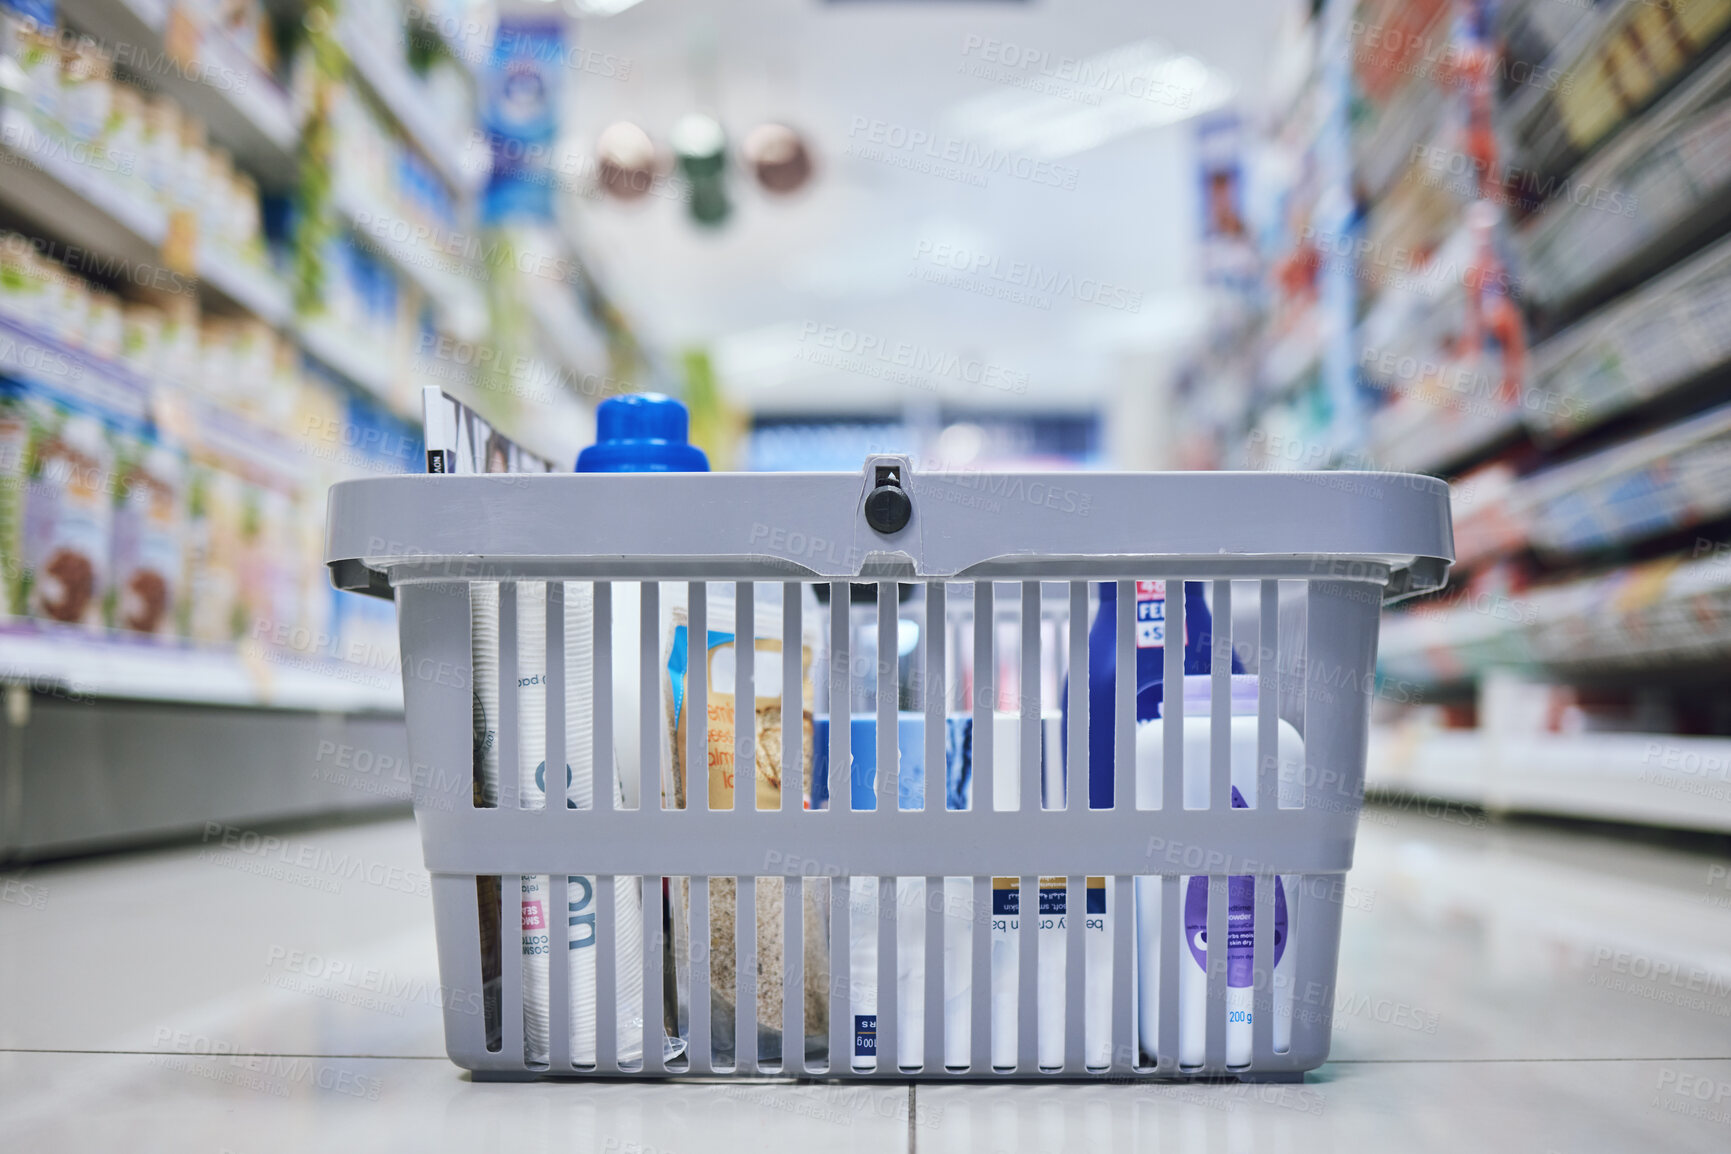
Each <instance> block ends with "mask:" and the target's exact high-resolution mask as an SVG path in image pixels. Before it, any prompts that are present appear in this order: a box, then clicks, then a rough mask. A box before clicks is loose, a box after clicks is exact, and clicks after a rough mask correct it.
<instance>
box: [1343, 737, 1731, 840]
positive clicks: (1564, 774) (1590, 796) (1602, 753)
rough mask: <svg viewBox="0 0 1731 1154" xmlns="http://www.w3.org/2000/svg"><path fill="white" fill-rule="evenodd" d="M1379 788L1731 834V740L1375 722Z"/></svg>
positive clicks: (1374, 785)
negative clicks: (1508, 732) (1515, 732)
mask: <svg viewBox="0 0 1731 1154" xmlns="http://www.w3.org/2000/svg"><path fill="white" fill-rule="evenodd" d="M1366 788H1367V789H1368V790H1369V791H1371V792H1373V793H1384V794H1404V795H1409V796H1415V797H1424V798H1439V799H1442V800H1444V801H1448V802H1454V803H1457V804H1462V805H1472V806H1480V807H1483V808H1485V809H1487V810H1491V811H1493V812H1513V813H1519V812H1529V813H1546V814H1560V815H1565V816H1569V817H1578V818H1586V819H1592V820H1605V821H1618V822H1642V823H1647V824H1651V825H1661V826H1671V827H1676V828H1680V829H1693V830H1707V831H1712V832H1716V833H1731V738H1718V737H1679V736H1675V735H1671V734H1646V733H1590V734H1580V735H1575V736H1565V735H1559V734H1543V735H1530V736H1500V737H1499V736H1492V735H1489V734H1486V733H1484V732H1482V731H1480V730H1470V729H1469V730H1459V729H1441V728H1432V727H1428V726H1423V725H1407V726H1373V727H1372V729H1371V735H1370V750H1369V757H1368V761H1367V767H1366Z"/></svg>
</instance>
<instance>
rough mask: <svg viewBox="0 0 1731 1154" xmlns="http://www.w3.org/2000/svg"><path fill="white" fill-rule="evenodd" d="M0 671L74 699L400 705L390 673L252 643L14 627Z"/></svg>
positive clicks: (326, 708)
mask: <svg viewBox="0 0 1731 1154" xmlns="http://www.w3.org/2000/svg"><path fill="white" fill-rule="evenodd" d="M0 666H3V667H4V670H5V674H4V677H3V678H0V680H4V681H9V682H14V683H22V684H26V685H29V686H30V687H31V688H33V689H37V690H49V689H59V690H62V691H64V692H65V693H66V694H67V695H73V696H76V697H80V698H85V697H89V698H104V699H118V700H127V701H153V702H181V703H186V704H197V705H225V706H248V707H253V708H270V709H292V710H310V711H316V712H326V713H372V712H379V713H399V712H401V710H402V704H403V699H402V683H401V678H400V677H399V675H398V673H397V672H396V670H394V669H374V668H369V667H364V666H358V665H352V664H350V663H347V662H342V661H337V660H334V659H332V658H328V657H323V656H320V655H316V654H304V653H296V652H291V651H288V650H278V649H274V648H272V647H270V646H266V645H262V644H260V643H258V642H253V641H242V642H238V643H237V645H236V647H235V648H234V649H232V650H218V649H205V648H196V647H192V646H187V645H182V644H177V643H174V642H171V641H166V640H163V641H159V640H156V639H153V638H147V637H125V636H123V635H119V634H114V635H97V634H93V633H86V632H83V631H80V630H74V629H70V628H63V627H55V626H53V625H51V624H49V623H38V622H32V621H20V620H13V621H11V622H8V623H7V624H5V625H0Z"/></svg>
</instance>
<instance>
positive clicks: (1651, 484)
mask: <svg viewBox="0 0 1731 1154" xmlns="http://www.w3.org/2000/svg"><path fill="white" fill-rule="evenodd" d="M1516 501H1517V504H1518V506H1524V510H1525V517H1526V520H1527V522H1528V525H1529V533H1530V537H1531V541H1532V545H1533V547H1534V548H1535V549H1536V550H1538V551H1540V552H1543V553H1550V554H1554V555H1569V554H1575V553H1582V552H1587V551H1591V550H1596V549H1603V548H1607V547H1609V546H1613V545H1619V544H1624V543H1627V542H1630V541H1635V540H1639V539H1641V538H1644V537H1649V536H1653V535H1655V534H1658V533H1663V532H1667V531H1669V530H1673V529H1682V528H1687V527H1689V526H1691V525H1696V524H1700V523H1703V522H1706V521H1711V520H1714V519H1716V518H1718V517H1720V516H1722V515H1724V514H1725V513H1727V512H1731V406H1725V407H1720V408H1716V409H1711V410H1709V411H1707V412H1705V413H1702V414H1700V415H1699V416H1695V417H1691V418H1689V419H1688V420H1686V421H1682V422H1679V423H1677V424H1675V425H1671V426H1668V427H1666V428H1663V429H1659V430H1658V431H1656V432H1653V433H1649V434H1647V435H1645V436H1642V437H1638V438H1635V439H1633V440H1630V441H1625V442H1623V443H1621V444H1618V445H1615V446H1613V447H1611V448H1609V449H1606V450H1603V451H1601V452H1598V453H1594V454H1593V455H1591V456H1589V457H1584V458H1582V459H1580V460H1578V461H1573V462H1571V463H1569V464H1566V465H1562V466H1559V467H1558V468H1555V469H1551V470H1548V471H1546V472H1544V473H1542V474H1538V475H1535V476H1533V477H1530V478H1528V479H1527V480H1525V481H1524V482H1522V484H1521V495H1520V496H1519V497H1517V498H1516Z"/></svg>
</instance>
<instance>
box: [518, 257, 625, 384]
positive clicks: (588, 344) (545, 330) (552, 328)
mask: <svg viewBox="0 0 1731 1154" xmlns="http://www.w3.org/2000/svg"><path fill="white" fill-rule="evenodd" d="M575 294H576V288H575V287H574V286H571V285H553V286H550V287H549V288H547V289H545V290H542V291H539V292H531V293H530V294H529V298H528V299H529V311H530V313H531V314H532V315H533V316H534V318H535V323H536V326H537V327H538V328H539V330H540V333H541V338H542V340H543V342H545V344H546V346H547V347H548V349H549V350H550V351H552V352H553V353H554V354H555V356H556V357H557V359H558V362H559V365H560V367H561V368H562V369H564V370H565V372H566V374H567V375H568V376H569V378H570V383H571V384H572V385H573V386H577V387H581V386H582V385H583V384H584V383H585V382H586V381H587V380H588V379H589V378H595V379H596V380H597V382H599V378H601V377H604V376H606V374H607V339H606V336H605V335H604V334H603V333H602V332H601V331H600V329H599V328H598V327H597V326H596V324H595V322H594V321H592V320H590V319H589V317H588V316H587V315H586V314H585V313H584V312H583V310H582V309H581V308H580V307H579V306H578V303H577V299H576V295H575ZM594 399H595V400H598V399H599V398H598V397H596V398H594Z"/></svg>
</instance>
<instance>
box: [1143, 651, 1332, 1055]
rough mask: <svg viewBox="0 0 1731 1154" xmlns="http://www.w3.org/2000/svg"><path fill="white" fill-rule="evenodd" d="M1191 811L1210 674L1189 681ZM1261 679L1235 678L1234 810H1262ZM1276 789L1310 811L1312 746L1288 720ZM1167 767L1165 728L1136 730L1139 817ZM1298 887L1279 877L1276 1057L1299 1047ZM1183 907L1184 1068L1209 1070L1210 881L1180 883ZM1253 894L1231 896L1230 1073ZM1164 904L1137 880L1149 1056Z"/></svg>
mask: <svg viewBox="0 0 1731 1154" xmlns="http://www.w3.org/2000/svg"><path fill="white" fill-rule="evenodd" d="M1184 683H1185V684H1184V807H1185V808H1186V809H1202V808H1205V807H1206V806H1207V805H1208V778H1209V765H1210V753H1209V750H1210V735H1211V732H1212V729H1213V720H1212V718H1211V717H1210V714H1209V683H1210V678H1209V677H1208V675H1206V674H1202V675H1193V676H1190V677H1186V678H1185V679H1184ZM1258 726H1259V720H1258V718H1257V678H1256V676H1255V675H1254V674H1237V675H1234V676H1233V678H1232V720H1231V734H1232V737H1231V746H1232V752H1231V768H1232V792H1233V795H1234V796H1233V799H1232V803H1233V806H1234V807H1235V808H1238V807H1255V806H1256V804H1257V792H1256V777H1257V774H1256V763H1257V752H1256V748H1257V731H1258ZM1275 760H1276V780H1277V781H1278V783H1279V804H1280V806H1281V807H1282V808H1294V807H1297V806H1299V805H1302V804H1303V788H1304V786H1303V778H1302V773H1303V765H1304V740H1303V739H1302V738H1301V737H1299V735H1298V731H1297V730H1296V729H1294V728H1293V727H1292V725H1291V724H1290V723H1288V722H1286V721H1281V722H1279V725H1278V729H1277V737H1276V742H1275ZM1164 763H1165V723H1164V720H1163V719H1160V718H1156V719H1155V720H1153V721H1145V722H1142V723H1140V724H1138V725H1137V727H1136V792H1137V802H1138V805H1139V807H1141V808H1152V804H1151V803H1152V802H1153V801H1155V800H1157V799H1158V798H1159V797H1160V783H1161V778H1162V770H1163V766H1164ZM1296 880H1297V879H1296V878H1294V877H1292V876H1287V875H1281V876H1280V877H1279V878H1278V879H1277V881H1276V889H1275V925H1274V956H1275V964H1274V1026H1273V1038H1274V1048H1275V1050H1277V1051H1283V1050H1286V1049H1289V1048H1290V1046H1291V1041H1292V992H1293V991H1292V967H1293V958H1294V956H1295V955H1294V952H1293V940H1292V935H1293V934H1294V933H1295V932H1297V927H1296V926H1295V925H1293V924H1292V922H1291V921H1290V920H1289V914H1288V909H1287V901H1286V898H1287V894H1288V893H1290V892H1292V887H1293V885H1294V883H1295V882H1296ZM1179 894H1180V899H1179V900H1180V902H1181V904H1182V906H1183V911H1182V917H1183V921H1184V927H1185V929H1184V936H1185V940H1184V944H1183V945H1182V946H1181V947H1180V949H1179V951H1178V966H1179V971H1178V1064H1179V1065H1180V1066H1184V1067H1196V1066H1201V1065H1202V1064H1203V1062H1204V1060H1205V1052H1206V1040H1207V1011H1208V978H1207V970H1206V968H1205V967H1206V964H1207V957H1208V940H1207V916H1208V879H1207V877H1205V876H1200V875H1198V876H1194V877H1190V876H1186V877H1181V878H1180V879H1179ZM1253 895H1254V886H1253V882H1252V879H1250V878H1248V877H1233V878H1231V879H1229V881H1228V896H1227V926H1228V930H1227V943H1226V950H1227V987H1226V1006H1225V1012H1226V1064H1227V1065H1228V1066H1243V1065H1247V1064H1249V1062H1250V1051H1251V1031H1252V1004H1253V998H1254V987H1253V985H1252V977H1253V974H1252V959H1251V942H1252V941H1253V938H1252V934H1253V930H1254V912H1255V906H1254V897H1253ZM1163 901H1164V899H1163V897H1162V894H1161V884H1160V878H1158V877H1141V878H1137V879H1136V949H1137V957H1138V964H1137V991H1136V993H1137V1018H1138V1022H1139V1026H1140V1032H1141V1040H1142V1050H1143V1052H1144V1053H1146V1054H1149V1055H1154V1054H1155V1053H1156V1052H1157V1045H1158V1039H1159V1036H1160V949H1159V946H1160V932H1161V926H1162V925H1163V924H1164V923H1163V922H1162V920H1161V915H1162V912H1163V909H1162V907H1163Z"/></svg>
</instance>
